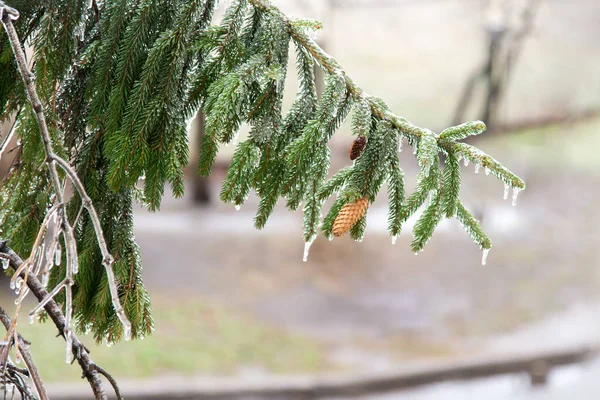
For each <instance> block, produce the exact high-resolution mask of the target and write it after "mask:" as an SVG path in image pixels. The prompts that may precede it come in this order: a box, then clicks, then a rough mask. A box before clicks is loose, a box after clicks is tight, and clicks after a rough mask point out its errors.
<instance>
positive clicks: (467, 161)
mask: <svg viewBox="0 0 600 400" xmlns="http://www.w3.org/2000/svg"><path fill="white" fill-rule="evenodd" d="M468 166H469V159H468V158H467V157H465V167H468Z"/></svg>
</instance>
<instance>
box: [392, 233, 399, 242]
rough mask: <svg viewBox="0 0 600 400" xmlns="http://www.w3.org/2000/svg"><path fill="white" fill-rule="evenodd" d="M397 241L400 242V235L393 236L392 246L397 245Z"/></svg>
mask: <svg viewBox="0 0 600 400" xmlns="http://www.w3.org/2000/svg"><path fill="white" fill-rule="evenodd" d="M396 240H398V235H394V236H392V244H396Z"/></svg>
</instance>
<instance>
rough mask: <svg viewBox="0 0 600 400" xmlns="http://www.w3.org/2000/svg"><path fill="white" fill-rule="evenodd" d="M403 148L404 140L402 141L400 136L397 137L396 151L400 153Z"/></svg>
mask: <svg viewBox="0 0 600 400" xmlns="http://www.w3.org/2000/svg"><path fill="white" fill-rule="evenodd" d="M403 148H404V141H402V136H399V137H398V153H402V149H403Z"/></svg>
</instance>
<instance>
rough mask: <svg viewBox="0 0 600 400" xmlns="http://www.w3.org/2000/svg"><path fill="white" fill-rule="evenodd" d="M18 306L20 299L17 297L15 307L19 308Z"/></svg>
mask: <svg viewBox="0 0 600 400" xmlns="http://www.w3.org/2000/svg"><path fill="white" fill-rule="evenodd" d="M18 305H19V298H18V297H17V298H16V299H15V306H18Z"/></svg>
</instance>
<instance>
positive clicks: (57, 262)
mask: <svg viewBox="0 0 600 400" xmlns="http://www.w3.org/2000/svg"><path fill="white" fill-rule="evenodd" d="M61 251H62V249H61V247H60V243H56V249H54V265H60V261H61V258H62V257H61Z"/></svg>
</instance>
